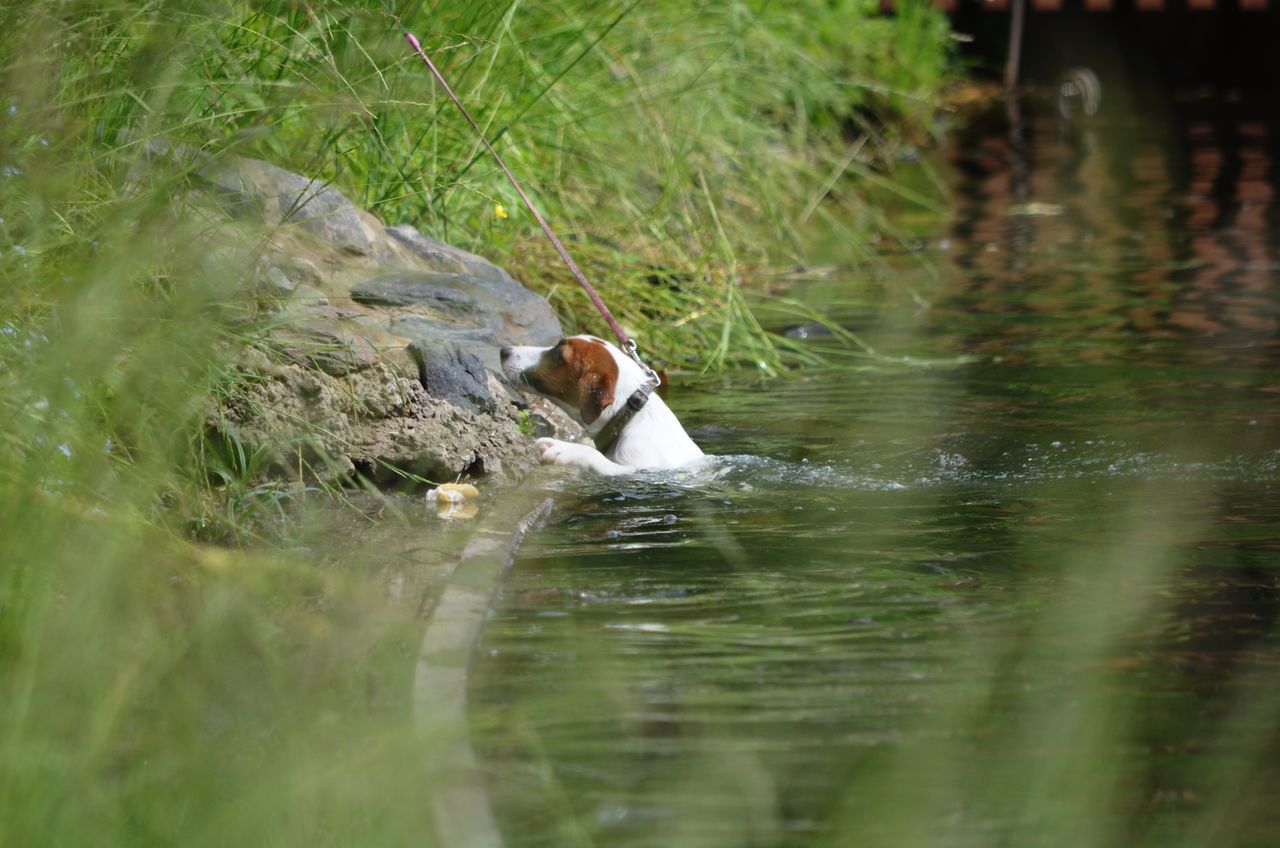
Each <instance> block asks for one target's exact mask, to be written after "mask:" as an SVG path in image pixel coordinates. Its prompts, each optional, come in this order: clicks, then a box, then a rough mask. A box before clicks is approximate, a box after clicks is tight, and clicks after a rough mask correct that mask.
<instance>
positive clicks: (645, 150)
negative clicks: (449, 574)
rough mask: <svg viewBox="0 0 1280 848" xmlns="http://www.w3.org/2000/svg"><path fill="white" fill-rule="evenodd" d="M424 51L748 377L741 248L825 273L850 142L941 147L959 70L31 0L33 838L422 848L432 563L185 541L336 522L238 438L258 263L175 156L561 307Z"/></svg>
mask: <svg viewBox="0 0 1280 848" xmlns="http://www.w3.org/2000/svg"><path fill="white" fill-rule="evenodd" d="M841 16H845V17H841ZM810 17H812V18H813V19H814V20H817V21H818V22H821V21H827V23H828V24H829V26H830V27H835V26H836V21H837V20H838V19H839V20H847V21H849V22H851V23H850V24H849V27H848V28H847V31H848V32H852V33H855V34H856V37H855V38H853V39H852V40H846V39H845V38H844V37H843V33H845V32H846V29H840V30H837V29H831V34H828V35H823V34H822V33H820V32H814V33H809V32H808V24H807V21H808V19H809V18H810ZM402 27H407V28H412V29H413V30H415V31H416V32H417V33H418V35H419V36H420V37H422V38H423V40H424V43H425V44H426V45H427V46H428V48H429V49H431V50H432V51H433V53H434V54H435V55H436V57H437V58H438V59H439V60H440V61H441V62H442V64H443V66H444V68H445V69H446V72H447V73H448V74H449V75H450V78H451V79H452V80H453V81H454V82H455V84H456V85H457V87H458V89H459V90H460V91H461V92H462V93H463V96H464V97H465V98H466V100H467V102H468V104H469V105H470V106H471V107H472V108H473V109H474V110H475V111H476V112H477V113H478V114H479V115H480V117H481V120H482V121H483V123H484V124H485V125H486V127H488V129H489V132H490V136H491V137H492V138H495V139H497V143H498V144H499V145H500V147H501V149H502V150H503V152H504V154H505V155H506V156H507V157H508V158H509V159H510V161H511V162H512V164H513V165H514V166H515V167H516V168H517V169H518V170H519V172H520V173H521V175H522V176H523V177H524V179H525V180H526V183H527V185H528V186H529V188H530V189H531V190H532V191H533V193H534V194H535V196H536V197H537V198H538V200H539V202H540V203H541V204H542V205H543V206H544V208H545V209H546V211H547V212H548V213H549V214H550V215H551V216H552V217H553V218H554V219H555V220H556V221H557V223H558V224H559V226H560V228H561V230H562V232H563V233H565V234H566V235H567V236H569V237H570V238H571V240H572V242H573V244H574V245H575V250H580V251H581V254H582V255H583V256H584V257H585V258H586V259H587V260H588V261H589V262H590V263H591V267H592V268H593V270H594V271H595V272H596V276H597V279H598V282H599V283H600V287H601V289H602V291H604V292H605V294H606V297H609V298H610V300H611V301H613V302H615V303H619V304H620V305H621V307H622V308H621V312H622V314H623V316H624V318H625V319H626V320H627V321H628V323H629V324H630V325H631V326H633V327H634V328H635V329H637V331H640V332H642V333H643V334H644V335H645V337H646V340H649V339H652V340H653V341H654V342H657V341H658V340H665V339H670V338H672V337H673V334H675V333H679V332H685V331H688V330H691V329H695V328H696V332H697V333H699V334H700V335H699V336H698V338H699V339H703V338H705V339H707V340H708V341H707V342H706V343H705V345H704V344H703V343H702V342H700V343H699V344H700V345H703V346H702V347H700V348H699V349H698V352H699V353H700V355H702V356H704V357H705V358H711V357H712V354H713V352H714V358H715V359H716V360H717V361H724V362H730V361H740V360H741V359H743V358H751V357H750V356H744V354H743V352H742V351H743V350H744V349H745V350H750V348H749V346H750V345H753V344H754V345H759V344H762V342H760V339H761V338H762V336H760V334H759V333H758V331H757V330H754V329H752V328H750V327H749V325H746V324H744V322H745V321H748V320H749V319H748V318H747V315H748V313H746V312H744V311H742V307H741V299H740V296H739V294H738V293H737V289H736V287H737V285H738V280H737V279H735V278H734V277H732V276H731V275H729V274H728V273H727V270H726V269H728V268H730V267H732V263H731V262H727V261H726V259H725V257H724V254H723V253H721V252H718V251H721V248H722V245H723V243H724V242H726V241H727V243H728V244H729V245H731V247H732V251H733V253H734V255H735V256H737V257H739V259H738V260H737V261H741V262H742V263H743V264H744V265H745V264H746V263H754V262H759V263H764V262H766V261H773V260H774V259H777V258H779V257H785V256H787V255H789V254H795V253H798V252H799V251H800V249H801V242H802V239H801V237H800V235H799V232H798V230H797V227H796V223H795V222H796V218H795V216H794V215H793V210H794V209H795V208H796V207H797V206H800V208H803V206H804V205H805V204H809V202H810V201H811V200H812V199H813V197H814V196H816V195H815V193H820V190H821V188H822V186H823V184H822V183H819V182H811V181H810V179H809V178H810V177H811V176H812V175H815V174H822V173H829V169H830V165H831V162H832V161H833V157H834V158H835V161H838V156H839V155H840V154H839V151H840V150H842V149H843V148H842V145H844V144H845V143H846V140H847V139H848V138H851V137H856V136H860V135H867V136H868V137H872V138H874V139H875V144H881V143H883V144H886V145H891V144H892V141H890V140H889V139H891V138H892V136H893V131H891V130H888V129H886V128H887V127H890V126H913V127H914V126H920V125H921V124H920V122H921V120H922V117H921V115H922V113H919V112H917V111H916V110H917V109H919V108H920V104H921V103H927V100H928V97H929V95H930V94H931V93H932V91H933V90H934V89H935V88H936V86H937V85H938V84H939V81H940V80H941V78H942V74H943V73H944V68H945V65H944V56H943V50H942V43H943V41H942V35H943V27H942V24H941V21H940V20H939V19H938V18H936V17H934V16H931V15H926V14H923V13H919V12H913V13H911V14H909V15H906V16H904V17H903V18H902V19H901V21H900V22H893V21H889V20H882V19H879V18H877V17H876V16H874V15H872V14H870V13H869V12H868V11H867V10H866V9H865V8H864V7H862V6H859V5H854V4H841V3H836V4H826V3H818V2H806V3H803V4H798V5H793V4H767V3H763V2H761V3H745V4H740V3H735V4H726V5H719V4H706V5H704V6H692V7H690V6H685V5H684V4H673V3H672V4H669V3H656V4H648V3H640V4H635V3H619V2H606V3H595V2H587V0H565V2H553V3H536V4H535V3H521V2H491V0H482V1H481V2H469V3H461V2H459V3H438V4H425V3H417V4H414V3H407V4H374V3H370V4H358V3H325V4H307V3H293V2H284V0H278V2H266V3H239V2H223V0H209V2H170V0H142V1H141V2H124V0H118V1H117V2H113V0H105V2H102V1H101V0H99V2H75V1H74V0H66V1H65V2H64V1H63V0H36V2H31V3H21V4H19V3H10V4H5V5H3V7H0V74H2V75H3V84H2V85H0V92H3V93H2V94H0V844H4V845H44V844H49V845H97V844H102V845H115V844H120V845H125V844H127V845H139V844H173V843H176V842H182V843H183V844H188V845H201V844H210V845H225V844H228V843H236V842H239V843H244V844H265V845H294V844H297V845H315V844H343V845H382V844H402V843H407V842H413V843H414V844H421V842H422V838H421V834H423V833H424V832H426V830H427V827H428V825H429V822H428V821H426V818H425V814H424V813H422V812H421V811H422V810H423V804H422V803H421V799H422V797H423V793H424V792H425V791H427V788H429V787H431V786H432V785H433V784H436V783H438V782H439V781H440V780H441V777H440V775H439V774H438V773H437V772H436V771H435V770H434V766H433V762H434V760H433V747H432V746H433V739H434V735H433V732H432V729H431V728H430V727H423V726H421V725H415V724H414V723H413V722H412V721H411V720H410V717H409V715H408V712H407V709H406V707H405V703H406V697H407V696H406V693H407V689H408V686H409V683H408V680H407V677H408V675H409V673H410V672H411V669H412V652H413V649H414V646H415V644H416V639H417V626H418V624H417V622H418V618H417V616H418V614H419V604H420V603H421V602H422V596H421V593H420V592H419V593H417V594H415V593H414V592H412V591H409V592H402V589H395V590H394V591H393V590H392V589H390V588H387V587H403V586H404V585H406V583H405V581H406V580H407V581H408V585H409V586H411V587H412V585H413V583H412V581H413V579H414V575H415V574H418V571H415V570H414V569H415V567H417V566H420V563H417V562H409V563H406V564H405V565H404V574H400V575H395V574H392V575H390V576H387V575H385V573H384V572H385V568H386V564H385V563H383V564H382V569H383V570H381V571H378V570H376V569H373V568H372V566H370V567H369V568H365V567H363V566H362V565H361V562H360V558H359V557H358V556H354V555H353V556H352V557H351V558H349V559H348V560H346V561H344V562H342V563H341V564H340V565H341V567H340V568H339V567H337V566H338V564H332V563H331V564H329V565H328V566H326V565H325V564H323V563H321V562H320V561H319V560H320V558H321V556H322V553H323V552H324V551H325V550H326V549H327V548H326V547H325V546H318V547H317V548H316V549H315V553H314V555H313V556H312V557H310V558H309V559H307V560H305V561H303V560H300V559H293V558H287V557H283V556H280V555H277V554H271V553H262V552H259V553H243V552H224V551H216V550H210V549H207V548H202V547H198V546H196V545H193V544H192V543H191V542H189V541H186V539H190V538H192V537H193V536H195V537H199V538H214V539H229V538H237V537H243V534H244V533H245V532H246V531H247V530H251V529H252V528H253V527H254V526H257V525H258V523H259V522H260V521H261V520H262V518H261V516H262V515H263V513H264V511H265V513H266V514H278V513H279V511H280V510H282V509H288V506H287V504H289V503H291V502H294V501H296V500H298V499H301V498H305V497H307V494H308V493H307V492H306V490H305V488H299V487H289V486H286V485H285V484H265V485H264V484H262V481H261V480H260V479H259V478H258V476H257V474H256V473H255V471H256V469H255V460H254V457H253V456H252V455H247V454H246V453H245V452H244V451H243V450H237V446H236V445H233V444H232V445H228V444H220V443H218V442H217V441H216V439H215V440H210V439H209V438H207V437H206V435H205V430H206V428H205V421H206V419H207V417H208V415H209V412H210V404H211V399H212V398H215V397H216V396H217V395H218V393H220V392H226V391H228V390H234V380H235V368H234V362H235V359H236V357H237V355H238V354H239V352H240V351H241V350H242V348H243V347H244V346H245V345H246V344H247V343H248V342H249V341H250V340H251V338H252V334H253V331H254V324H253V315H252V314H251V311H250V310H249V309H248V307H247V306H246V304H247V303H249V299H248V298H247V297H246V290H247V288H248V287H249V285H250V284H251V280H250V277H251V266H252V255H251V254H250V255H247V256H246V255H244V254H241V253H237V252H235V251H230V250H227V249H226V248H227V247H228V246H229V245H233V244H234V242H233V241H229V235H230V234H229V233H228V231H227V230H226V228H225V227H224V226H223V225H222V224H221V223H220V222H219V219H218V218H217V216H216V215H212V214H210V212H209V210H207V209H205V208H202V206H201V205H200V203H199V202H198V201H195V200H193V199H192V197H191V196H190V195H189V194H188V192H187V175H186V174H185V173H184V171H183V168H182V167H181V163H178V164H177V165H176V166H173V167H163V168H158V167H154V166H152V165H150V164H149V163H148V158H149V156H150V151H152V150H154V148H155V147H156V145H158V144H168V143H178V144H183V145H186V146H188V147H189V148H191V149H195V150H199V151H201V152H202V153H203V154H205V155H208V156H214V157H217V156H224V155H231V154H245V155H253V156H260V157H264V158H267V159H270V160H272V161H273V162H275V163H277V164H280V165H282V166H285V167H288V168H292V169H294V170H297V171H301V172H304V173H307V174H311V175H315V176H319V177H323V178H326V179H329V180H331V181H332V182H333V183H334V184H335V185H336V186H337V187H339V188H340V189H341V190H343V191H344V192H346V193H347V194H348V195H349V196H351V197H352V199H353V200H355V201H356V202H358V203H362V204H365V205H367V206H369V207H370V208H372V209H373V210H374V211H375V212H376V213H378V214H379V215H381V216H383V217H384V218H385V219H386V220H387V221H388V222H391V223H395V222H405V221H407V222H411V223H414V224H416V225H418V226H419V227H420V228H421V229H423V230H424V231H427V232H429V233H431V234H434V235H437V236H440V237H442V238H446V239H449V240H452V241H454V242H457V243H460V244H462V245H463V246H465V247H470V248H473V249H476V250H479V251H480V252H482V253H485V254H487V255H490V256H492V257H494V258H495V259H497V260H499V261H510V262H515V263H516V266H517V267H518V268H520V269H521V271H522V273H523V275H524V277H525V279H526V280H527V281H528V282H529V283H530V284H532V285H534V286H539V287H542V288H543V289H544V290H552V289H553V288H554V287H555V286H556V285H557V280H558V278H557V277H556V276H555V273H554V272H549V271H546V266H547V264H548V262H549V260H548V259H547V257H545V256H543V255H542V254H541V253H540V247H538V246H537V242H535V241H533V239H532V234H533V232H534V231H533V227H532V226H531V222H530V221H529V220H528V219H527V217H526V216H524V215H523V214H521V213H520V212H519V210H518V209H517V207H516V204H515V203H514V202H512V198H511V196H510V195H509V194H508V193H507V192H508V189H507V188H506V187H505V186H504V184H503V183H502V182H501V181H500V179H499V178H498V175H497V174H496V173H495V171H494V170H493V166H492V164H491V163H490V162H488V161H487V160H485V159H484V158H483V157H482V156H479V155H478V151H477V148H476V144H475V140H474V139H473V138H472V137H471V136H470V135H469V134H468V133H467V132H466V131H465V130H464V129H463V125H462V123H461V121H460V120H459V118H458V116H457V115H456V114H454V113H453V111H452V110H451V107H448V106H447V105H446V104H445V102H444V101H443V100H442V99H441V98H440V97H439V95H438V93H437V92H435V91H434V90H433V88H432V86H431V85H430V84H429V83H428V81H427V78H426V77H425V75H424V74H423V73H422V71H421V70H420V69H419V68H418V67H417V66H416V65H415V64H414V60H413V59H412V58H411V56H410V54H409V52H408V50H407V49H406V47H405V45H404V43H403V41H402V40H401V29H402ZM802 33H804V34H806V37H807V38H808V37H811V38H812V41H811V42H801V41H798V40H797V38H798V37H799V35H800V34H802ZM837 36H839V37H837ZM907 43H910V44H913V45H919V49H921V50H924V51H925V53H926V54H927V56H928V60H927V61H921V62H917V61H915V60H912V61H911V62H909V63H908V62H904V61H900V60H899V57H898V55H897V54H896V53H895V52H894V51H895V49H897V48H895V47H894V45H898V46H899V47H901V46H902V45H904V44H907ZM904 58H905V54H904ZM873 82H874V84H872V83H873ZM873 115H876V116H879V117H878V118H872V117H871V116H873ZM880 118H883V119H885V122H884V123H881V121H880ZM873 146H874V145H873ZM867 167H871V165H869V164H868V165H867ZM831 194H832V196H833V197H835V201H832V205H828V203H827V202H824V203H820V204H818V205H817V206H816V207H815V209H816V210H817V211H816V212H814V213H813V214H816V215H819V216H822V215H827V214H830V215H831V216H832V217H833V218H840V217H841V216H842V215H843V213H837V212H836V208H837V205H836V204H839V208H843V209H854V208H856V204H855V203H853V200H852V198H853V184H852V183H843V184H840V185H838V186H834V187H833V188H831ZM842 197H844V199H845V200H847V201H849V202H843V201H842V200H841V198H842ZM497 203H501V204H503V205H505V207H506V208H507V210H509V211H510V212H511V217H510V218H508V219H506V220H502V219H499V218H498V217H496V216H495V214H494V205H495V204H497ZM713 213H714V214H718V215H719V218H720V221H721V228H722V229H723V230H724V233H723V234H721V233H720V232H719V231H718V230H717V228H716V227H714V226H713V224H712V220H713ZM864 224H865V220H864V219H863V218H861V217H859V216H858V215H856V214H852V213H851V214H850V217H849V222H848V227H849V232H850V233H855V234H856V233H857V232H859V231H861V229H862V227H863V226H864ZM712 245H714V246H715V251H713V250H711V249H710V246H712ZM237 257H239V258H237ZM649 277H652V278H653V281H649V279H648V278H649ZM615 278H616V279H615ZM650 294H652V295H653V297H652V298H651V297H650ZM553 297H554V299H555V300H556V302H557V303H559V304H561V305H562V306H563V307H564V308H566V309H567V310H576V309H577V307H578V303H577V301H576V300H575V297H576V296H574V295H570V294H569V293H568V292H567V291H565V290H564V289H560V290H557V291H555V292H554V293H553ZM699 313H701V314H699ZM676 316H678V320H673V318H676ZM725 326H728V327H730V335H729V344H728V345H725V346H721V347H718V348H717V347H712V346H711V344H712V342H713V341H714V343H715V344H716V345H719V344H720V340H721V339H723V338H724V336H723V332H724V331H723V330H722V329H721V328H723V327H725ZM744 327H745V329H744ZM708 328H709V329H708ZM664 344H665V345H666V348H665V349H666V350H668V351H669V350H671V349H674V347H675V344H674V342H671V341H667V342H664ZM764 344H765V347H766V348H767V347H768V345H767V343H764ZM743 346H748V347H743ZM333 520H334V521H340V520H356V519H354V518H351V517H350V516H348V517H347V518H346V519H342V518H340V517H335V518H333ZM419 570H420V569H419ZM384 577H385V578H386V579H383V578H384ZM397 599H398V600H397Z"/></svg>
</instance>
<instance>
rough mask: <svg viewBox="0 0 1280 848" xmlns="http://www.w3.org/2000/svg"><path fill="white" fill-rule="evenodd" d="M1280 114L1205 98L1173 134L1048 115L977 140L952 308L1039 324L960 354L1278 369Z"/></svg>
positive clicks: (966, 170)
mask: <svg viewBox="0 0 1280 848" xmlns="http://www.w3.org/2000/svg"><path fill="white" fill-rule="evenodd" d="M1269 112H1270V110H1269V109H1264V108H1261V107H1260V106H1255V105H1250V104H1244V103H1240V104H1234V105H1230V104H1228V105H1224V104H1220V103H1204V102H1193V103H1186V104H1183V105H1182V108H1181V109H1180V110H1178V111H1177V112H1175V115H1174V118H1173V119H1172V126H1169V125H1165V124H1162V123H1153V122H1151V121H1150V120H1149V118H1148V117H1147V116H1140V115H1133V116H1131V117H1129V118H1128V119H1114V120H1110V121H1107V122H1104V121H1101V120H1098V121H1091V120H1089V119H1087V118H1086V119H1081V120H1079V121H1075V122H1071V121H1066V120H1064V119H1062V118H1061V117H1059V116H1058V115H1056V114H1050V113H1049V112H1048V110H1044V109H1042V110H1040V111H1038V112H1036V113H1033V115H1032V116H1031V117H1030V118H1029V119H1027V121H1026V125H1025V126H1023V127H1018V126H1016V125H1013V124H1014V123H1015V121H1014V120H1011V119H1010V117H1009V116H1005V120H1004V121H1000V120H994V121H993V120H991V119H988V120H987V121H984V122H979V123H978V124H976V125H975V126H974V127H972V128H970V129H969V130H968V131H967V133H966V134H964V135H963V136H962V139H961V141H960V143H959V144H958V145H957V146H956V147H955V151H954V154H953V156H952V161H953V163H954V164H955V167H956V173H957V175H958V183H957V186H956V196H957V201H958V203H957V205H958V217H957V220H956V223H955V225H954V229H953V231H954V239H953V240H954V242H955V243H956V244H957V245H959V250H958V251H957V256H956V260H955V261H956V264H957V265H958V266H959V267H960V268H961V269H963V271H964V272H965V277H966V278H967V280H968V283H969V285H968V286H967V287H966V288H965V289H964V290H963V291H958V292H949V296H950V298H951V302H950V304H949V305H951V306H954V307H957V308H959V309H961V310H963V311H964V312H965V313H969V314H977V315H981V314H983V313H986V314H1000V315H1002V316H1007V315H1009V313H1010V312H1011V311H1013V312H1022V313H1024V314H1027V315H1032V316H1036V317H1038V318H1040V319H1042V320H1040V321H1034V322H1028V321H1011V320H1004V321H1000V322H995V323H993V322H981V326H982V332H981V333H980V334H970V335H968V337H967V338H965V339H964V340H963V341H961V342H960V343H961V345H962V346H963V347H964V348H965V349H967V350H971V351H976V352H980V353H986V354H991V355H1001V356H1008V357H1012V358H1014V359H1015V360H1027V359H1029V358H1032V357H1035V358H1037V359H1041V360H1043V359H1044V358H1046V357H1052V356H1055V354H1056V355H1057V356H1065V355H1070V356H1072V357H1075V358H1078V359H1079V360H1080V361H1083V362H1089V363H1095V364H1097V363H1104V362H1111V361H1115V360H1117V359H1121V360H1127V361H1138V362H1143V363H1150V362H1153V361H1161V360H1163V361H1174V362H1179V361H1188V360H1194V361H1196V362H1198V363H1200V364H1220V363H1235V364H1251V365H1252V364H1260V363H1262V362H1264V361H1274V359H1275V357H1276V355H1277V341H1276V335H1277V330H1278V329H1280V324H1278V323H1277V322H1278V321H1280V288H1278V287H1277V286H1276V283H1277V281H1280V258H1278V256H1277V250H1278V249H1280V248H1277V239H1276V229H1277V223H1278V222H1280V206H1277V204H1276V199H1275V197H1276V193H1275V182H1276V176H1275V166H1274V165H1273V164H1272V163H1273V161H1274V160H1275V158H1276V149H1277V146H1280V133H1278V132H1277V130H1278V126H1277V118H1276V117H1274V116H1272V115H1270V114H1269ZM1210 115H1212V117H1210ZM1016 117H1017V116H1016V115H1014V116H1013V118H1014V119H1016ZM1024 134H1025V141H1024V140H1023V135H1024ZM1033 201H1038V202H1039V203H1038V205H1030V204H1031V203H1032V202H1033ZM1037 213H1040V214H1037ZM970 323H971V324H972V323H975V322H970ZM1046 333H1052V334H1053V335H1054V338H1053V339H1052V340H1046V339H1044V338H1043V337H1044V335H1045V334H1046Z"/></svg>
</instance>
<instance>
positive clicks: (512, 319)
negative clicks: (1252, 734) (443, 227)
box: [351, 271, 563, 368]
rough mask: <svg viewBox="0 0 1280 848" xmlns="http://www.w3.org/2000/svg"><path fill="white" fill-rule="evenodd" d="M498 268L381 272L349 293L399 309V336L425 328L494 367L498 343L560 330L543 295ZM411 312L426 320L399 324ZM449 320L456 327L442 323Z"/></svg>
mask: <svg viewBox="0 0 1280 848" xmlns="http://www.w3.org/2000/svg"><path fill="white" fill-rule="evenodd" d="M500 273H501V277H500V278H497V279H492V278H489V279H487V278H484V277H477V276H473V275H471V274H459V273H449V272H443V271H404V272H397V273H392V274H382V275H379V276H377V277H373V278H371V279H369V280H366V281H365V282H363V283H359V284H357V285H356V286H353V287H352V289H351V298H352V299H353V300H355V301H356V302H358V303H364V304H369V305H374V306H382V307H396V308H399V309H401V310H403V314H402V316H401V320H400V321H399V322H397V324H395V325H393V328H392V329H393V331H394V332H396V333H398V334H400V335H402V336H409V337H411V338H422V336H421V335H420V334H421V333H422V332H423V331H424V330H426V331H429V332H432V333H434V335H436V336H445V337H449V338H452V339H453V340H454V341H457V342H458V343H459V344H460V345H462V346H463V347H465V348H467V349H468V350H469V351H470V352H471V353H474V354H475V355H476V356H478V357H480V359H481V360H482V361H484V362H485V363H486V364H487V365H488V366H489V367H491V368H496V367H497V366H498V361H497V351H498V348H499V347H501V346H503V345H549V344H553V343H554V342H555V341H556V340H557V339H559V338H560V337H561V335H562V334H563V333H562V331H561V329H560V321H559V320H558V319H557V318H556V315H555V312H554V311H553V310H552V309H551V305H550V304H548V303H547V302H546V300H544V299H543V298H542V297H541V296H539V295H537V294H535V293H534V292H531V291H529V290H528V289H527V288H525V287H524V286H522V285H520V283H518V282H516V281H515V280H514V279H512V278H511V277H510V276H507V275H506V274H505V272H500ZM411 316H412V317H417V318H420V319H424V320H425V321H426V322H428V323H427V324H418V325H416V326H413V327H406V326H404V325H405V322H406V321H407V319H408V318H409V317H411ZM442 319H444V320H442ZM450 322H451V323H453V324H455V325H457V326H456V328H453V329H450V328H449V327H447V326H446V325H447V324H448V323H450Z"/></svg>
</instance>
